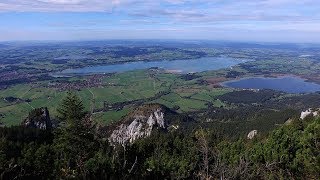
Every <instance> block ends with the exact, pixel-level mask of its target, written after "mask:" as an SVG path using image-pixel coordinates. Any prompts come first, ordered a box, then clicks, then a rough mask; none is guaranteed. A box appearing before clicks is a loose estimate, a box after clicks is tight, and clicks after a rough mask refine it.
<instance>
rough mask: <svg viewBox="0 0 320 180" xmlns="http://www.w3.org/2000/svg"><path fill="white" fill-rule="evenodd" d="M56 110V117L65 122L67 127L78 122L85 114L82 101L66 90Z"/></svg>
mask: <svg viewBox="0 0 320 180" xmlns="http://www.w3.org/2000/svg"><path fill="white" fill-rule="evenodd" d="M57 111H58V113H59V116H58V118H59V119H60V121H62V122H65V123H67V127H70V126H75V125H77V124H79V123H80V121H81V120H82V119H83V118H84V117H85V115H86V112H85V111H84V106H83V103H82V101H81V100H80V98H79V97H78V96H77V95H76V94H75V93H72V92H68V95H67V97H66V98H65V99H63V100H62V104H61V107H60V108H59V109H58V110H57Z"/></svg>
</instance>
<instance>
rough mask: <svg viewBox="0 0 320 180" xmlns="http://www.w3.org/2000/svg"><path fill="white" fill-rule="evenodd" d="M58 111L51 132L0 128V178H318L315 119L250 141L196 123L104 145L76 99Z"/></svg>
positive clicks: (319, 137)
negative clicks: (129, 141) (57, 122)
mask: <svg viewBox="0 0 320 180" xmlns="http://www.w3.org/2000/svg"><path fill="white" fill-rule="evenodd" d="M58 112H59V113H58V114H59V119H60V121H61V122H63V124H64V125H61V126H60V128H58V129H49V130H39V129H33V128H25V127H21V126H20V127H6V128H1V129H0V174H1V179H25V178H36V179H69V178H75V179H128V178H130V179H149V178H156V179H181V178H185V179H191V178H201V179H220V178H223V179H225V178H226V179H319V178H320V174H319V172H320V119H319V118H313V117H309V118H307V119H306V120H303V121H301V120H298V119H294V120H292V122H291V123H287V124H286V125H282V126H281V127H278V128H277V129H275V130H273V131H272V132H270V133H268V134H267V135H266V136H262V135H261V136H258V137H255V138H254V139H253V140H247V139H243V138H239V139H236V140H230V139H228V138H225V137H224V136H223V135H221V133H220V132H219V131H214V130H212V129H210V128H203V127H201V126H199V125H198V126H194V127H192V128H189V129H185V130H183V131H180V130H176V131H160V130H155V131H154V132H153V133H152V135H151V136H150V137H147V138H145V139H140V140H138V141H136V142H135V143H133V144H131V145H128V146H113V147H112V146H110V145H109V144H108V142H107V141H105V140H103V138H101V137H99V135H98V134H97V133H96V131H95V130H94V128H92V126H90V125H89V126H88V124H87V123H84V122H87V121H84V120H85V119H86V118H85V117H86V112H85V111H84V106H83V104H82V102H81V101H80V99H79V98H78V97H77V96H75V95H72V94H70V95H69V96H68V97H67V98H66V99H64V100H63V102H62V104H61V105H60V109H58Z"/></svg>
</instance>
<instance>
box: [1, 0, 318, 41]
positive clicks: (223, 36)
mask: <svg viewBox="0 0 320 180" xmlns="http://www.w3.org/2000/svg"><path fill="white" fill-rule="evenodd" d="M108 39H177V40H178V39H184V40H188V39H191V40H197V39H199V40H228V41H256V42H302V43H310V42H311V43H320V1H319V0H0V41H24V40H58V41H60V40H108Z"/></svg>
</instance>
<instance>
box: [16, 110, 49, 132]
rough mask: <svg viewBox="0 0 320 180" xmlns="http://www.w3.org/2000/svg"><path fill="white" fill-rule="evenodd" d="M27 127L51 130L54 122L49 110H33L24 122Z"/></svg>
mask: <svg viewBox="0 0 320 180" xmlns="http://www.w3.org/2000/svg"><path fill="white" fill-rule="evenodd" d="M22 125H23V126H25V127H32V128H38V129H51V128H52V122H51V119H50V116H49V111H48V109H47V108H37V109H34V110H32V111H31V112H30V113H29V115H28V117H27V118H26V119H25V120H24V121H23V122H22Z"/></svg>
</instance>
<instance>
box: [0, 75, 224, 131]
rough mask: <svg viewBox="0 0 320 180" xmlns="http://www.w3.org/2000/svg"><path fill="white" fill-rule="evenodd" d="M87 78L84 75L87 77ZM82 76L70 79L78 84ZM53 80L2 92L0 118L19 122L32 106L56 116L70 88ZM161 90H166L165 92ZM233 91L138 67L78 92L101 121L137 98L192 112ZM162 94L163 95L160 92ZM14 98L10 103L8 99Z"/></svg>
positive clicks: (131, 105) (119, 114)
mask: <svg viewBox="0 0 320 180" xmlns="http://www.w3.org/2000/svg"><path fill="white" fill-rule="evenodd" d="M84 78H85V77H83V79H84ZM79 79H80V80H81V78H70V79H68V81H69V83H70V84H72V83H76V82H77V81H79ZM49 83H50V82H47V81H44V82H39V83H37V84H20V85H16V86H13V87H10V88H8V89H5V90H1V91H0V98H1V99H0V114H1V116H0V121H1V123H3V124H5V125H17V124H19V123H20V122H21V121H22V120H23V119H24V118H25V117H26V116H27V114H28V112H29V111H30V110H32V109H33V108H39V107H48V109H49V111H50V113H51V117H53V118H55V116H56V115H57V111H56V109H57V108H58V107H59V104H60V103H61V100H62V99H63V98H64V97H65V95H66V92H67V91H61V90H59V89H58V88H49V87H48V84H49ZM161 92H166V93H164V94H163V95H162V94H161ZM227 92H230V90H228V89H222V88H215V89H214V88H210V87H209V86H206V85H201V84H200V83H198V81H197V79H193V80H189V81H188V80H184V79H183V78H181V75H177V74H166V73H162V72H157V71H152V70H139V71H132V72H126V73H119V74H114V75H112V76H108V77H105V78H103V82H102V85H101V86H99V87H88V88H82V89H80V90H78V91H76V93H77V94H78V95H79V97H80V98H81V99H82V101H83V103H84V105H85V108H86V110H88V111H91V109H92V108H93V109H96V110H99V109H101V111H98V112H95V113H94V119H95V120H96V121H98V122H100V123H110V122H113V121H117V120H119V119H120V118H121V117H122V116H124V115H126V114H127V113H128V112H129V111H130V110H131V109H132V108H134V107H135V103H134V102H135V101H143V103H154V102H156V103H160V104H163V105H166V106H168V107H170V108H174V109H176V110H177V111H178V112H192V111H197V110H200V109H204V108H207V107H208V106H209V105H211V106H212V105H213V106H217V107H220V106H225V104H223V103H222V102H221V101H220V100H219V99H217V98H216V96H218V95H222V94H224V93H227ZM159 94H160V95H159ZM8 97H12V98H14V101H12V102H8V101H6V98H8ZM114 103H126V105H125V106H124V107H122V108H121V109H116V110H103V108H104V105H105V104H109V105H113V104H114Z"/></svg>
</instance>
